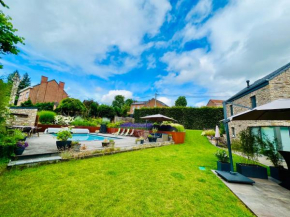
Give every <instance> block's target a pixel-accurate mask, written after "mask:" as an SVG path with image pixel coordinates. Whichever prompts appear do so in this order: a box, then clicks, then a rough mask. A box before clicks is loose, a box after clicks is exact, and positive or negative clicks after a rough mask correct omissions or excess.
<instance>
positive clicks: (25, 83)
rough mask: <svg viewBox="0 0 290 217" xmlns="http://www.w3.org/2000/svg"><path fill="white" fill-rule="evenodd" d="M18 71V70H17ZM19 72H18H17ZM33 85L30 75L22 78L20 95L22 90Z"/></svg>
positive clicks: (19, 87) (26, 74)
mask: <svg viewBox="0 0 290 217" xmlns="http://www.w3.org/2000/svg"><path fill="white" fill-rule="evenodd" d="M16 71H17V70H16ZM17 72H18V71H17ZM30 85H31V81H30V77H29V75H28V73H27V72H26V73H25V74H24V75H23V77H22V79H21V81H20V83H19V86H18V95H19V91H20V90H22V89H24V88H26V87H29V86H30Z"/></svg>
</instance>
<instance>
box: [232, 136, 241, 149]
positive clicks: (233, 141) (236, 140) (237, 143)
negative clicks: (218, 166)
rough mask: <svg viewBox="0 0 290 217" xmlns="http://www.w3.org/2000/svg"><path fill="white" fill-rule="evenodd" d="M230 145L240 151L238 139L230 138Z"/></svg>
mask: <svg viewBox="0 0 290 217" xmlns="http://www.w3.org/2000/svg"><path fill="white" fill-rule="evenodd" d="M231 147H232V150H234V151H241V141H240V140H239V139H231Z"/></svg>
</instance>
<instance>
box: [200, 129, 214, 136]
mask: <svg viewBox="0 0 290 217" xmlns="http://www.w3.org/2000/svg"><path fill="white" fill-rule="evenodd" d="M201 135H202V136H215V131H214V130H204V131H202V133H201Z"/></svg>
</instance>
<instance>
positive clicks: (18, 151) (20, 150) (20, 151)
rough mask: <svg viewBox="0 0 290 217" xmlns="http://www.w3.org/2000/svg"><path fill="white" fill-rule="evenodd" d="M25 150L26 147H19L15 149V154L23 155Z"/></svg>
mask: <svg viewBox="0 0 290 217" xmlns="http://www.w3.org/2000/svg"><path fill="white" fill-rule="evenodd" d="M24 150H25V148H24V147H23V148H20V147H17V148H15V149H14V153H15V155H22V154H23V152H24Z"/></svg>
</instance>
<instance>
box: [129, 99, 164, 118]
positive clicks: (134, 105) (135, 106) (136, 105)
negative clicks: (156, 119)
mask: <svg viewBox="0 0 290 217" xmlns="http://www.w3.org/2000/svg"><path fill="white" fill-rule="evenodd" d="M155 105H156V107H168V105H166V104H165V103H163V102H161V101H159V100H156V101H155V99H154V98H152V99H150V100H148V101H140V102H134V103H132V105H131V108H130V111H129V112H128V114H130V115H132V114H134V111H135V109H140V108H142V107H146V108H154V107H155Z"/></svg>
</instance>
